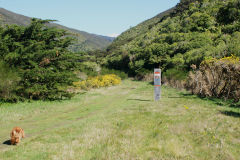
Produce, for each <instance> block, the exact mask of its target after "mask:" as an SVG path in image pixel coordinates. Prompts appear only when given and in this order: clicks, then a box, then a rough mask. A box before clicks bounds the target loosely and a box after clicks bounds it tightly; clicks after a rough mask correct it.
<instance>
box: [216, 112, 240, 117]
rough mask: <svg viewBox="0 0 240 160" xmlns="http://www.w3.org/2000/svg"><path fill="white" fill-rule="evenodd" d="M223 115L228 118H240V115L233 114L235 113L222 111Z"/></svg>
mask: <svg viewBox="0 0 240 160" xmlns="http://www.w3.org/2000/svg"><path fill="white" fill-rule="evenodd" d="M220 113H221V114H224V115H226V116H231V117H235V118H240V113H237V112H233V111H220Z"/></svg>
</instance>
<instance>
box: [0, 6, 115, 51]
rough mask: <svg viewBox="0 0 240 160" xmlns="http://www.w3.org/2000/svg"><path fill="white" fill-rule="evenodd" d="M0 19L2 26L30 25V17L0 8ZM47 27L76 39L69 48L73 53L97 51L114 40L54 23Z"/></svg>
mask: <svg viewBox="0 0 240 160" xmlns="http://www.w3.org/2000/svg"><path fill="white" fill-rule="evenodd" d="M0 19H1V20H2V22H3V23H4V24H16V25H22V26H27V25H29V24H30V23H31V18H30V17H27V16H24V15H20V14H17V13H14V12H11V11H8V10H6V9H4V8H0ZM49 25H50V26H55V27H58V28H61V29H65V30H67V31H69V32H70V33H72V34H73V35H74V36H75V37H76V38H77V42H76V43H75V44H74V45H73V46H71V50H73V51H93V50H97V49H104V48H106V47H107V46H108V45H109V44H110V43H111V42H112V41H113V40H114V38H112V37H107V36H101V35H96V34H90V33H87V32H84V31H79V30H76V29H72V28H68V27H65V26H62V25H59V24H56V23H51V24H49Z"/></svg>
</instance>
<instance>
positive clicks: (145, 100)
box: [127, 99, 151, 102]
mask: <svg viewBox="0 0 240 160" xmlns="http://www.w3.org/2000/svg"><path fill="white" fill-rule="evenodd" d="M127 100H128V101H144V102H150V101H151V100H148V99H127Z"/></svg>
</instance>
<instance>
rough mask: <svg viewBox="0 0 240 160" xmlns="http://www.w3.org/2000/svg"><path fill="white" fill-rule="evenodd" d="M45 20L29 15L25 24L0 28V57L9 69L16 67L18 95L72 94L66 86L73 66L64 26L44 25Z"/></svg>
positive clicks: (47, 96)
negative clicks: (28, 20) (62, 27)
mask: <svg viewBox="0 0 240 160" xmlns="http://www.w3.org/2000/svg"><path fill="white" fill-rule="evenodd" d="M48 22H49V21H48V20H37V19H33V20H32V23H31V25H29V26H27V27H22V26H7V27H5V28H2V30H1V34H0V57H1V59H2V60H3V61H4V63H5V64H8V65H9V67H10V69H11V68H17V69H18V71H19V77H20V81H19V82H18V83H17V87H16V89H15V93H16V95H17V96H18V97H19V98H21V99H24V98H26V99H43V100H55V99H62V98H64V97H66V98H69V97H71V96H72V94H70V93H68V92H67V90H66V88H67V86H68V85H72V82H73V78H74V74H73V69H74V68H75V67H76V63H75V62H76V60H75V57H76V55H74V54H73V53H71V52H69V51H68V49H67V48H68V46H69V45H70V44H71V43H72V38H69V37H68V36H67V33H66V31H64V30H59V29H56V28H48V27H46V26H45V23H48ZM9 73H11V72H9ZM14 76H15V75H14V74H13V77H14ZM14 84H16V83H14ZM9 93H10V92H9ZM12 95H14V94H12ZM14 100H15V98H14Z"/></svg>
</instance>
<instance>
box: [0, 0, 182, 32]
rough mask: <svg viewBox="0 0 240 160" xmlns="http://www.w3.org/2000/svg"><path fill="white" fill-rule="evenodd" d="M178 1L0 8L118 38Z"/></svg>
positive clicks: (13, 1)
mask: <svg viewBox="0 0 240 160" xmlns="http://www.w3.org/2000/svg"><path fill="white" fill-rule="evenodd" d="M179 1H180V0H168V1H167V0H0V7H1V8H5V9H7V10H10V11H12V12H15V13H18V14H22V15H25V16H29V17H35V18H41V19H54V20H58V22H57V23H59V24H61V25H64V26H67V27H70V28H74V29H78V30H81V31H86V32H89V33H94V34H99V35H106V36H117V35H119V34H120V33H122V32H124V31H125V30H127V29H129V28H130V27H133V26H135V25H137V24H139V23H141V22H142V21H144V20H147V19H149V18H151V17H154V16H155V15H157V14H159V13H161V12H163V11H165V10H167V9H169V8H171V7H173V6H175V5H176V4H177V3H179Z"/></svg>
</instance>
